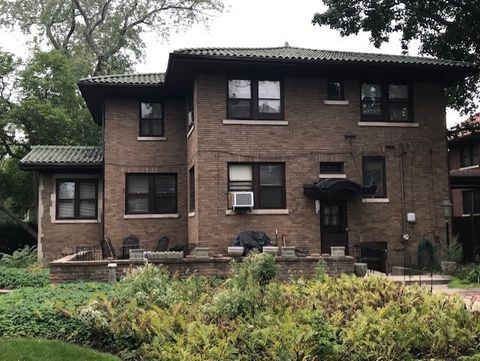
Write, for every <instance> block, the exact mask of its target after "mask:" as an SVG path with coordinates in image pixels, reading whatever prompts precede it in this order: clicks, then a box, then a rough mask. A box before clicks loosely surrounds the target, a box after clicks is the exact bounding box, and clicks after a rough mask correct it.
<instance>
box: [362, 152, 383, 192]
mask: <svg viewBox="0 0 480 361" xmlns="http://www.w3.org/2000/svg"><path fill="white" fill-rule="evenodd" d="M362 169H363V186H364V187H370V186H376V187H377V190H376V192H375V194H374V195H373V197H375V198H385V197H386V196H387V182H386V172H385V157H381V156H375V157H363V161H362Z"/></svg>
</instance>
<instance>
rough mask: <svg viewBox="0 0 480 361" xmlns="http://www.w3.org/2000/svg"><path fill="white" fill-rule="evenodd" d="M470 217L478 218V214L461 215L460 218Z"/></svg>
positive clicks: (479, 214)
mask: <svg viewBox="0 0 480 361" xmlns="http://www.w3.org/2000/svg"><path fill="white" fill-rule="evenodd" d="M470 216H474V217H478V216H480V213H473V214H462V217H470Z"/></svg>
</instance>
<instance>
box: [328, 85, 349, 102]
mask: <svg viewBox="0 0 480 361" xmlns="http://www.w3.org/2000/svg"><path fill="white" fill-rule="evenodd" d="M327 99H328V100H345V92H344V88H343V81H340V80H329V81H327Z"/></svg>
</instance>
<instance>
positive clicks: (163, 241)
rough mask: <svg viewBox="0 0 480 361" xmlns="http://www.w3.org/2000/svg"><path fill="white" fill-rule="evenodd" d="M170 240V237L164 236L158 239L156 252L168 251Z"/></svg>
mask: <svg viewBox="0 0 480 361" xmlns="http://www.w3.org/2000/svg"><path fill="white" fill-rule="evenodd" d="M169 243H170V240H169V239H168V237H166V236H164V237H162V238H160V239H159V240H158V241H157V246H156V247H155V251H156V252H166V251H168V244H169Z"/></svg>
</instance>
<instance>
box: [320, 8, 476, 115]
mask: <svg viewBox="0 0 480 361" xmlns="http://www.w3.org/2000/svg"><path fill="white" fill-rule="evenodd" d="M323 2H324V4H325V5H327V6H328V10H327V11H325V12H323V13H317V14H315V15H314V18H313V23H314V24H318V25H326V26H329V27H330V28H332V29H335V30H338V31H340V34H341V35H342V36H348V35H352V34H358V33H359V32H360V31H365V32H369V33H370V36H371V37H370V40H371V42H372V43H373V44H374V45H375V46H376V47H380V46H381V45H382V44H383V43H385V42H388V40H389V38H390V35H391V34H393V33H400V34H401V43H402V49H403V51H404V52H407V51H408V47H409V44H410V42H411V41H412V40H418V41H419V42H420V44H421V45H420V48H419V51H420V53H421V54H425V55H431V56H435V57H439V58H444V59H450V60H458V61H468V62H475V63H479V62H480V36H479V34H480V4H479V2H478V0H462V1H458V0H425V1H418V0H384V1H377V0H323ZM478 86H479V77H478V76H475V77H471V78H469V79H467V80H466V81H464V82H462V83H461V84H459V85H458V86H455V87H452V88H451V89H449V90H448V92H447V99H448V105H449V106H451V107H452V108H454V109H457V110H461V111H462V113H463V114H466V113H468V112H471V111H473V110H474V109H475V108H476V102H478V99H479V98H478Z"/></svg>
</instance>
